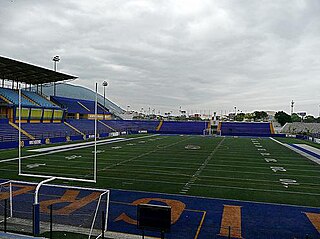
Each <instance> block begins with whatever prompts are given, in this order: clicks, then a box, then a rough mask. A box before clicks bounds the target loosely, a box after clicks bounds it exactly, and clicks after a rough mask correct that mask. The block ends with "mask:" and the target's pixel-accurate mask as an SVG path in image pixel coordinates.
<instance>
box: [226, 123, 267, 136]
mask: <svg viewBox="0 0 320 239" xmlns="http://www.w3.org/2000/svg"><path fill="white" fill-rule="evenodd" d="M271 134H272V132H271V126H270V123H266V122H254V123H251V122H250V123H248V122H222V123H221V135H225V136H228V135H229V136H269V135H271Z"/></svg>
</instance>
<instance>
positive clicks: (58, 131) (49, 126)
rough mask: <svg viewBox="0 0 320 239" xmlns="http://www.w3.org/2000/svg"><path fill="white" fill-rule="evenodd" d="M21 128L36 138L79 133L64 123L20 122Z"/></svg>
mask: <svg viewBox="0 0 320 239" xmlns="http://www.w3.org/2000/svg"><path fill="white" fill-rule="evenodd" d="M21 128H22V129H24V130H25V131H26V132H28V133H29V134H31V135H32V136H33V137H35V138H36V139H45V138H56V137H66V136H74V135H79V133H78V132H77V131H75V130H73V129H72V128H70V127H68V126H67V125H65V124H64V123H38V124H30V123H24V124H21Z"/></svg>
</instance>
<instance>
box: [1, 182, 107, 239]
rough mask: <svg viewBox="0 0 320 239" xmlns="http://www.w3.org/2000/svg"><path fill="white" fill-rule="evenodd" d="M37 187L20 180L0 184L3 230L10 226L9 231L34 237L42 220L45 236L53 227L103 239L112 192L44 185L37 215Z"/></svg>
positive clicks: (40, 194) (42, 230)
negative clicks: (34, 227) (34, 206)
mask: <svg viewBox="0 0 320 239" xmlns="http://www.w3.org/2000/svg"><path fill="white" fill-rule="evenodd" d="M36 186H37V184H35V183H27V182H18V181H10V182H6V183H4V184H1V185H0V217H1V219H0V227H1V228H4V227H5V224H6V228H7V231H12V232H18V233H27V234H30V233H33V225H34V223H35V220H37V219H36V218H39V219H40V234H41V235H43V233H49V231H50V228H52V231H53V232H57V231H60V232H68V233H70V232H71V233H78V234H83V235H86V236H88V238H99V237H101V235H102V232H106V231H107V221H108V209H109V196H110V192H109V190H104V189H96V188H83V187H73V186H62V185H50V184H44V185H42V186H41V187H40V189H39V191H38V195H39V211H40V213H39V215H38V216H37V215H35V212H34V210H33V205H34V201H35V200H34V199H35V196H34V195H35V189H36ZM5 204H6V205H5ZM4 208H7V211H6V212H5V211H4ZM5 216H6V219H4V218H5Z"/></svg>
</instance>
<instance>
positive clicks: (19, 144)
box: [18, 84, 21, 175]
mask: <svg viewBox="0 0 320 239" xmlns="http://www.w3.org/2000/svg"><path fill="white" fill-rule="evenodd" d="M18 88H19V89H18V90H19V106H18V112H19V132H18V134H19V136H18V140H19V142H18V146H19V149H18V150H19V156H18V157H19V175H20V174H21V84H19V86H18Z"/></svg>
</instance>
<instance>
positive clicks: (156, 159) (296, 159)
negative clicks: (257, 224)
mask: <svg viewBox="0 0 320 239" xmlns="http://www.w3.org/2000/svg"><path fill="white" fill-rule="evenodd" d="M145 136H146V135H136V136H127V137H131V138H132V139H131V140H130V141H126V142H119V143H112V144H105V145H100V146H98V148H97V149H98V150H100V151H101V152H100V153H99V154H98V182H97V183H96V184H80V183H76V184H77V185H80V186H83V185H85V186H88V185H89V186H93V187H99V188H114V189H126V190H141V191H151V192H161V193H173V194H181V195H194V196H206V197H216V198H226V199H238V200H248V201H259V202H272V203H283V204H292V205H305V206H315V207H319V206H320V200H319V199H320V174H319V172H320V165H317V164H315V163H314V162H312V161H310V160H309V159H306V158H305V157H303V156H301V155H299V154H297V153H295V152H294V151H292V150H290V149H288V148H286V147H284V146H282V145H280V144H278V143H277V142H274V141H272V140H270V139H268V138H257V139H256V140H257V141H258V142H259V143H260V145H261V146H262V148H264V149H266V152H268V153H270V154H271V155H270V156H262V155H261V154H260V153H263V152H264V151H259V150H258V148H257V147H256V146H255V145H254V144H253V143H252V142H251V138H222V137H202V136H157V135H148V136H147V137H146V138H140V137H145ZM281 141H283V140H281ZM283 142H284V141H283ZM291 142H293V141H291V140H290V141H288V143H291ZM295 142H298V141H295ZM303 142H304V143H305V141H303ZM131 144H133V145H131ZM187 145H196V146H199V147H200V149H198V150H192V149H186V148H185V146H187ZM115 147H116V148H115ZM117 147H118V148H117ZM119 147H121V148H119ZM92 151H93V147H92V146H91V147H88V148H82V149H77V150H70V151H65V152H60V153H53V154H49V155H44V156H39V157H32V158H28V159H25V160H23V165H22V171H23V172H25V173H34V174H46V175H55V176H67V177H78V178H79V177H81V178H87V179H91V178H92V177H93V175H92V170H93V163H92V162H93V154H92ZM22 154H23V155H30V154H31V153H30V152H29V151H28V149H24V150H23V153H22ZM33 154H35V155H36V154H38V153H33ZM16 155H17V151H16V150H12V151H4V153H3V154H1V156H0V157H1V159H4V158H6V159H7V158H11V157H15V156H16ZM72 155H76V156H81V158H76V159H69V160H68V159H66V157H70V156H72ZM265 157H267V158H274V159H276V160H277V163H270V162H269V163H268V162H266V161H265V160H264V158H265ZM36 163H38V164H43V163H45V164H46V165H45V166H40V167H37V168H31V169H28V168H26V166H27V165H30V164H31V165H32V164H36ZM0 166H1V167H0V173H1V178H10V179H11V178H14V179H20V180H21V179H22V180H30V179H29V178H26V177H18V176H16V175H17V162H16V161H13V162H5V163H0ZM272 166H278V167H284V168H285V169H286V172H273V171H272V170H271V168H270V167H272ZM280 179H293V180H296V181H297V182H298V183H299V185H289V187H288V188H286V187H284V185H282V184H281V183H280ZM34 180H35V179H34ZM38 181H39V179H38ZM62 183H68V182H62ZM186 184H187V186H186Z"/></svg>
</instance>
